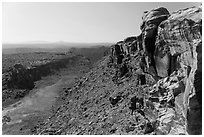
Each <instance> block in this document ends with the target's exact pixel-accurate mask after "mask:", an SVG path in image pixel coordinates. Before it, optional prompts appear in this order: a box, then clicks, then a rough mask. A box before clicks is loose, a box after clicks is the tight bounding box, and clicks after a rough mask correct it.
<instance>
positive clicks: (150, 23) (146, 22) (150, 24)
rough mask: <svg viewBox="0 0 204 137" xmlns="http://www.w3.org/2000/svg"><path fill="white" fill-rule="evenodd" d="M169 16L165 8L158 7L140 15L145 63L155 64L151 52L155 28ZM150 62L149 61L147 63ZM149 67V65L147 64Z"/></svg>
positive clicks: (153, 47)
mask: <svg viewBox="0 0 204 137" xmlns="http://www.w3.org/2000/svg"><path fill="white" fill-rule="evenodd" d="M169 16H170V14H169V12H168V10H167V9H166V8H163V7H160V8H156V9H153V10H151V11H149V12H148V11H145V12H144V15H143V17H142V19H143V23H142V25H141V27H140V28H141V30H142V37H143V39H142V45H143V48H144V50H145V53H146V54H147V56H146V62H147V65H150V66H155V62H154V59H153V54H154V50H155V41H156V36H157V28H158V26H159V24H160V23H161V22H162V21H164V20H166V19H167V18H168V17H169ZM148 62H150V63H148ZM148 67H149V66H148Z"/></svg>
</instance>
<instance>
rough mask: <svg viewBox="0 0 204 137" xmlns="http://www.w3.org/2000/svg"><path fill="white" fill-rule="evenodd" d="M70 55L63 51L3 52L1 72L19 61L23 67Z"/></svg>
mask: <svg viewBox="0 0 204 137" xmlns="http://www.w3.org/2000/svg"><path fill="white" fill-rule="evenodd" d="M68 56H70V55H68V54H64V53H49V52H35V53H18V54H3V55H2V73H4V72H5V71H7V70H8V69H9V68H11V67H13V65H14V64H16V63H20V64H22V65H23V66H25V67H31V66H34V65H41V64H45V63H47V62H50V61H54V60H57V59H62V58H65V57H68Z"/></svg>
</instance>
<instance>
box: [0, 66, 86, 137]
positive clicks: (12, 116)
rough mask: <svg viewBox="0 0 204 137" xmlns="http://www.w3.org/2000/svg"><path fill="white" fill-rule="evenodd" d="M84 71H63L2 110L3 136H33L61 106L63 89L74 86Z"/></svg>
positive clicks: (48, 77) (39, 83)
mask: <svg viewBox="0 0 204 137" xmlns="http://www.w3.org/2000/svg"><path fill="white" fill-rule="evenodd" d="M81 72H82V71H80V70H77V71H76V70H74V69H73V70H70V69H63V70H61V71H60V72H58V73H57V74H55V75H51V76H47V77H44V78H42V80H40V81H37V82H36V84H35V85H36V86H35V88H34V89H33V90H31V91H30V93H29V94H28V95H27V96H25V97H24V98H23V99H21V100H19V101H18V102H16V103H14V104H11V105H9V106H7V107H5V108H3V110H2V115H3V126H2V132H3V133H2V134H10V135H14V134H15V135H19V134H27V135H28V134H33V132H35V125H36V124H38V123H40V122H42V121H43V120H44V119H46V118H48V117H49V116H50V114H52V112H53V111H54V109H55V108H56V105H60V99H61V98H60V97H59V96H61V95H62V94H63V93H62V92H63V91H64V90H63V89H66V88H67V87H69V86H72V85H73V84H74V81H75V80H76V78H77V77H79V76H80V75H81V74H80V73H81Z"/></svg>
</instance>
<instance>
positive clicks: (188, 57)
mask: <svg viewBox="0 0 204 137" xmlns="http://www.w3.org/2000/svg"><path fill="white" fill-rule="evenodd" d="M201 28H202V9H201V7H199V8H196V7H193V8H187V9H184V10H180V11H178V12H174V13H173V14H172V15H171V16H170V17H169V18H168V19H167V20H165V21H163V22H162V23H161V24H160V25H159V29H158V37H157V40H156V44H155V47H156V50H155V62H156V68H157V72H158V75H159V76H161V77H166V76H169V75H170V74H172V73H173V72H174V71H182V72H183V77H184V78H183V80H182V81H183V84H184V85H185V88H184V91H183V93H182V94H183V95H181V96H183V102H182V103H183V104H179V105H183V106H184V108H183V109H182V110H181V111H183V114H184V117H185V120H186V122H187V123H186V124H187V132H188V133H189V134H200V133H201V121H202V116H201V115H202V112H201V110H202V109H201V107H202V104H201V100H202V98H201V96H200V95H202V84H201V83H202V77H201V76H202V63H201V61H202V57H201V56H202V35H201V33H202V29H201ZM198 62H199V63H198ZM198 75H200V77H199V76H198ZM176 98H177V97H176Z"/></svg>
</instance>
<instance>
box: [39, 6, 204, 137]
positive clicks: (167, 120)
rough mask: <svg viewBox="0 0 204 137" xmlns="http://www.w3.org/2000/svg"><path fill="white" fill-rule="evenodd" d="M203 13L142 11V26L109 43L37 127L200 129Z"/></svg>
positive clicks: (59, 130)
mask: <svg viewBox="0 0 204 137" xmlns="http://www.w3.org/2000/svg"><path fill="white" fill-rule="evenodd" d="M201 15H202V9H201V7H191V8H187V9H182V10H179V11H176V12H174V13H172V14H171V15H170V14H169V12H168V10H167V9H165V8H163V7H162V8H157V9H153V10H151V11H149V12H144V16H143V17H142V19H143V23H142V25H141V30H142V33H141V34H140V35H139V36H136V37H134V36H132V37H128V38H126V39H124V40H123V41H119V42H117V43H116V44H114V45H112V46H111V55H110V56H107V57H105V58H104V59H103V60H101V61H100V62H99V63H98V64H96V65H95V66H96V67H95V68H93V69H92V70H90V72H89V73H87V74H86V75H85V76H84V78H82V79H80V81H82V82H79V83H83V84H77V86H75V87H72V88H71V89H69V93H67V92H66V93H67V96H66V102H65V103H64V104H63V105H62V106H61V107H59V108H58V110H57V111H56V112H55V113H54V114H53V115H52V116H51V117H50V118H49V119H48V120H46V121H45V122H44V123H43V124H42V125H38V127H37V131H36V133H37V134H149V135H167V134H171V135H182V134H202V84H201V83H202V39H201V37H202V36H201V35H202V34H201V30H202V23H201V22H202V16H201ZM78 85H79V86H78ZM64 120H65V121H66V122H64Z"/></svg>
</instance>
